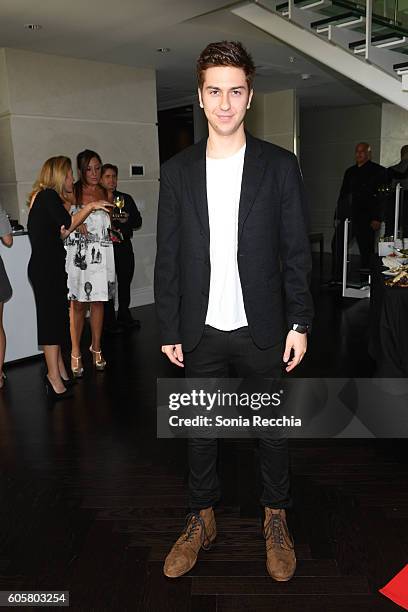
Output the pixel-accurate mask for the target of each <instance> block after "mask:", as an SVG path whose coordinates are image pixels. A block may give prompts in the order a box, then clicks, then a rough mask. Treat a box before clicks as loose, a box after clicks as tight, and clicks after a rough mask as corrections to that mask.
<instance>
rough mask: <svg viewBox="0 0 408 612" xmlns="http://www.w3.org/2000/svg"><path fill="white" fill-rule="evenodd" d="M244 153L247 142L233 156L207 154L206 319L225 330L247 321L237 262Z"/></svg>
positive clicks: (235, 327) (209, 323) (207, 321)
mask: <svg viewBox="0 0 408 612" xmlns="http://www.w3.org/2000/svg"><path fill="white" fill-rule="evenodd" d="M244 156H245V145H244V146H243V147H242V148H241V149H240V150H239V151H237V153H234V155H232V156H230V157H226V158H222V159H215V158H211V157H207V201H208V218H209V224H210V262H211V276H210V294H209V300H208V310H207V317H206V321H205V322H206V323H207V325H211V327H215V328H216V329H221V330H223V331H230V330H232V329H238V328H239V327H243V326H244V325H248V322H247V318H246V314H245V308H244V300H243V297H242V288H241V281H240V278H239V272H238V262H237V248H238V212H239V199H240V195H241V182H242V171H243V168H244Z"/></svg>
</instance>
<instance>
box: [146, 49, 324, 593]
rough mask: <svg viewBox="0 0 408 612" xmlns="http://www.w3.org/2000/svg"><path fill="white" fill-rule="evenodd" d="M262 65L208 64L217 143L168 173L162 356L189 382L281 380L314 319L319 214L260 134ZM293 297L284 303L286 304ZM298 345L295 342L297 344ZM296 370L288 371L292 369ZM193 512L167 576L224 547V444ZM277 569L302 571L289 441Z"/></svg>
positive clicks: (269, 473) (237, 55)
mask: <svg viewBox="0 0 408 612" xmlns="http://www.w3.org/2000/svg"><path fill="white" fill-rule="evenodd" d="M254 75H255V67H254V64H253V61H252V58H251V56H250V55H249V54H248V53H247V51H246V50H245V49H244V48H243V46H242V45H241V44H240V43H235V42H225V41H224V42H221V43H212V44H210V45H208V47H207V48H206V49H205V50H204V51H203V52H202V53H201V55H200V57H199V59H198V63H197V76H198V85H199V89H198V93H199V100H200V104H201V106H202V108H203V109H204V112H205V115H206V117H207V120H208V129H209V137H208V140H207V139H205V140H203V141H201V142H199V143H197V144H196V145H193V146H192V147H190V148H188V149H186V150H184V151H182V152H181V153H179V154H178V155H176V156H175V157H173V158H172V159H171V160H169V161H168V162H166V163H165V164H164V165H163V166H162V170H161V182H160V198H159V211H158V226H157V258H156V266H155V298H156V308H157V314H158V320H159V326H160V331H161V340H162V352H163V353H164V354H165V355H166V356H167V357H168V358H169V360H170V361H171V362H172V363H174V364H175V365H177V366H179V367H184V368H185V373H186V376H188V377H191V378H194V377H226V376H228V372H229V366H233V368H234V370H235V373H236V375H237V376H239V377H248V378H249V377H256V376H258V377H259V376H261V377H279V376H280V375H281V373H282V368H283V367H284V363H285V364H286V371H288V372H290V371H291V370H293V368H294V367H296V365H297V364H298V363H299V362H300V361H301V359H302V358H303V356H304V354H305V352H306V344H307V331H308V327H309V326H310V324H311V319H312V310H313V307H312V300H311V296H310V293H309V285H308V276H309V273H310V270H311V256H310V246H309V239H308V232H307V211H306V205H305V201H304V195H303V185H302V179H301V175H300V172H299V166H298V162H297V159H296V157H295V156H294V155H293V154H292V153H289V152H288V151H286V150H284V149H281V148H280V147H277V146H274V145H272V144H270V143H267V142H263V141H261V140H258V139H256V138H253V137H252V136H250V134H248V133H246V132H245V130H244V123H243V122H244V117H245V113H246V110H247V108H249V106H250V103H251V99H252V95H253V90H252V82H253V78H254ZM282 292H284V298H283V297H282ZM285 336H286V342H285ZM283 362H284V363H283ZM188 445H189V468H190V473H189V493H190V506H191V513H190V514H189V516H188V520H187V525H186V528H185V530H184V532H183V533H182V535H181V536H180V538H179V539H178V540H177V542H176V543H175V545H174V546H173V548H172V549H171V551H170V552H169V554H168V555H167V558H166V561H165V565H164V573H165V575H166V576H168V577H178V576H182V575H183V574H185V573H186V572H187V571H189V570H190V569H191V568H192V567H193V565H194V564H195V562H196V560H197V556H198V553H199V551H200V549H201V548H208V547H209V546H210V544H211V542H212V541H213V540H214V539H215V535H216V526H215V517H214V512H213V507H214V505H215V504H216V503H217V502H218V500H219V498H220V487H219V482H218V477H217V471H216V461H217V440H216V439H203V438H191V439H189V441H188ZM259 455H260V469H261V473H262V480H263V493H262V497H261V504H262V505H263V506H264V508H265V518H264V536H265V539H266V549H267V568H268V571H269V573H270V575H271V576H272V577H273V578H275V579H276V580H280V581H285V580H289V579H290V578H291V577H292V575H293V573H294V571H295V566H296V558H295V553H294V548H293V541H292V538H291V536H290V534H289V531H288V528H287V524H286V514H285V509H286V508H288V507H290V505H291V497H290V490H289V457H288V444H287V440H283V439H278V440H275V439H267V438H263V439H261V440H259Z"/></svg>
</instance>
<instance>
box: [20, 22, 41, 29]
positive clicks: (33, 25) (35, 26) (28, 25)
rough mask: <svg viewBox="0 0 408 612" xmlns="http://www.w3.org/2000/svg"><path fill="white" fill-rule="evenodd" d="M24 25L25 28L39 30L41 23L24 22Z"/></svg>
mask: <svg viewBox="0 0 408 612" xmlns="http://www.w3.org/2000/svg"><path fill="white" fill-rule="evenodd" d="M24 27H25V29H26V30H41V28H42V25H41V24H39V23H26V24H25V25H24Z"/></svg>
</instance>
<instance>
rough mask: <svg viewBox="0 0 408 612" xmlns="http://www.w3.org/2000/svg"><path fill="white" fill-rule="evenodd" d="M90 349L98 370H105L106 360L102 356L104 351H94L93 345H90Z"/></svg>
mask: <svg viewBox="0 0 408 612" xmlns="http://www.w3.org/2000/svg"><path fill="white" fill-rule="evenodd" d="M89 350H90V351H91V353H92V359H93V364H94V366H95V368H96V369H97V370H100V371H102V370H104V369H105V367H106V361H105V359H104V358H103V357H102V351H94V350H93V348H92V345H91V346H90V347H89Z"/></svg>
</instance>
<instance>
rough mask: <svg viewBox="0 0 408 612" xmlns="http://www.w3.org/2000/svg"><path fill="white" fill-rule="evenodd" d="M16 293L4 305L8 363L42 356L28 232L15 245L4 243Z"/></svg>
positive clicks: (1, 251)
mask: <svg viewBox="0 0 408 612" xmlns="http://www.w3.org/2000/svg"><path fill="white" fill-rule="evenodd" d="M0 254H1V256H2V258H3V261H4V266H5V268H6V271H7V276H8V277H9V279H10V284H11V287H12V289H13V295H12V296H11V298H10V299H9V300H8V301H7V302H6V303H5V304H4V314H3V323H4V330H5V332H6V337H7V347H6V359H5V361H6V363H7V362H8V361H15V360H17V359H24V358H25V357H32V356H33V355H39V354H40V350H39V348H38V344H37V314H36V308H35V301H34V294H33V290H32V288H31V285H30V282H29V280H28V276H27V266H28V261H29V259H30V256H31V245H30V240H29V238H28V236H27V234H23V235H16V236H14V241H13V246H12V247H11V248H7V247H5V246H4V245H3V244H1V246H0Z"/></svg>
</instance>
